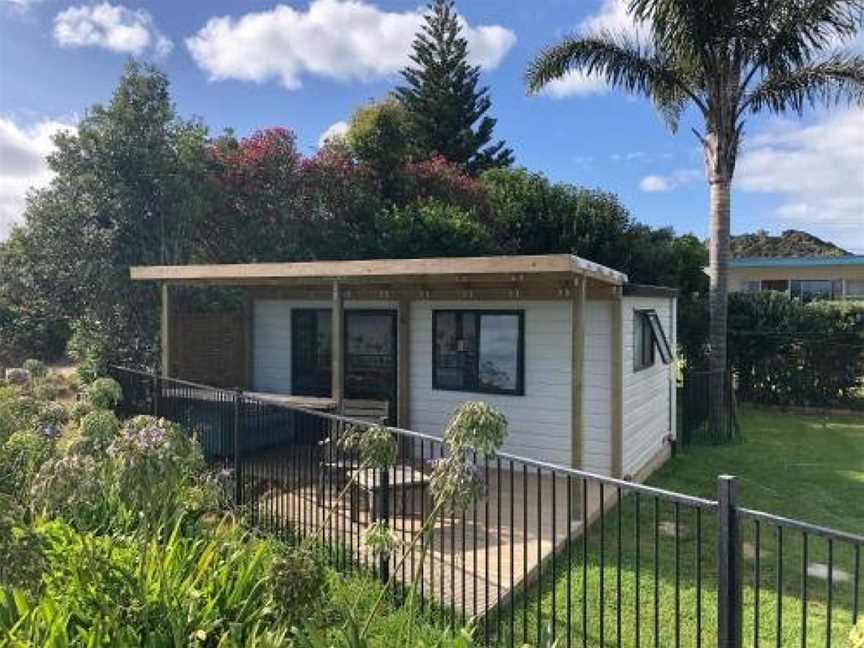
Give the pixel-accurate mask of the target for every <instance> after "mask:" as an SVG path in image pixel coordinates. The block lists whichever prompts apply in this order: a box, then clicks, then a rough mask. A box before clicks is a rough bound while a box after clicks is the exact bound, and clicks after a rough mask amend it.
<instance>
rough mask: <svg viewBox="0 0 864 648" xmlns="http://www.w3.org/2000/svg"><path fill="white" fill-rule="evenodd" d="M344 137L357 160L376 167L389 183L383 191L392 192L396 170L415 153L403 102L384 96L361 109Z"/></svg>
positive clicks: (381, 177)
mask: <svg viewBox="0 0 864 648" xmlns="http://www.w3.org/2000/svg"><path fill="white" fill-rule="evenodd" d="M344 139H345V143H346V144H347V146H348V148H349V149H350V150H351V152H352V153H353V154H354V155H355V156H356V157H357V159H359V160H360V161H361V162H363V163H365V164H367V165H369V166H370V167H371V168H372V169H374V170H375V172H376V173H377V175H378V177H379V178H380V179H381V181H382V182H383V183H385V184H386V185H387V186H385V187H384V193H385V194H388V195H392V194H393V192H394V191H395V190H396V187H395V186H393V183H394V181H395V179H396V173H397V171H398V170H399V169H400V168H401V167H402V165H404V164H405V163H406V162H408V161H409V160H410V159H411V158H412V157H413V156H414V155H416V151H414V150H413V146H414V145H413V136H412V133H411V120H410V117H409V115H408V112H407V111H406V110H405V108H404V107H403V106H402V104H400V103H399V102H398V101H396V100H395V99H385V100H384V101H380V102H377V103H374V104H371V105H368V106H363V107H361V108H358V109H357V111H356V112H355V113H354V115H353V116H352V117H351V121H350V123H349V126H348V132H347V133H345V138H344Z"/></svg>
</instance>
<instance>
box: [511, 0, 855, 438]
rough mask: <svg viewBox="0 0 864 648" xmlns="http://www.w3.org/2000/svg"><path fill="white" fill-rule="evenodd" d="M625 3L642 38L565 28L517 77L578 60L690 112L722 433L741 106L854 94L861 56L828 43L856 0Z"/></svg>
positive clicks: (667, 107)
mask: <svg viewBox="0 0 864 648" xmlns="http://www.w3.org/2000/svg"><path fill="white" fill-rule="evenodd" d="M629 12H630V14H631V16H632V17H633V19H634V22H635V23H636V24H638V25H640V26H641V27H642V28H645V29H647V33H648V34H649V36H648V37H647V38H640V37H639V35H638V34H637V33H623V32H622V33H615V32H611V31H597V32H594V33H588V34H581V35H577V36H571V37H567V38H565V39H564V40H563V41H562V42H560V43H558V44H556V45H554V46H552V47H549V48H548V49H546V50H545V51H543V52H542V53H541V54H540V55H539V56H537V58H536V59H535V60H534V61H533V62H532V63H531V64H530V67H529V69H528V72H527V83H528V88H529V91H530V92H532V93H533V92H538V91H540V90H541V89H542V88H543V86H545V85H546V84H547V83H549V82H550V81H553V80H556V79H560V78H562V77H564V76H565V75H567V74H568V73H570V72H575V71H581V72H584V73H587V74H589V75H597V76H599V77H601V78H603V79H604V80H605V81H606V82H607V83H608V84H610V85H611V86H613V87H617V88H620V89H622V90H624V91H626V92H629V93H631V94H638V95H643V96H645V97H646V98H648V99H650V100H651V101H652V102H654V104H655V105H656V106H657V108H658V110H659V112H660V114H661V115H662V116H663V118H664V119H665V121H666V122H667V124H668V125H669V126H670V128H671V130H672V131H673V132H675V131H676V130H677V126H678V123H679V119H680V117H681V115H682V113H683V111H684V110H685V109H686V108H688V107H695V109H696V112H697V113H698V115H701V117H702V121H703V130H702V131H701V132H700V131H699V130H696V129H694V130H693V132H694V133H695V134H696V137H697V138H698V139H699V142H700V143H701V145H702V150H703V153H704V158H705V169H706V175H707V179H708V184H709V187H710V222H709V230H710V241H709V270H710V271H709V274H710V317H711V326H710V334H709V342H710V369H711V388H710V389H711V396H710V400H711V404H710V412H711V417H710V419H711V421H712V427H713V428H714V429H713V430H712V432H713V433H714V434H716V435H720V437H719V438H722V436H725V435H727V434H729V433H728V432H726V431H724V430H721V429H720V425H721V424H720V421H722V420H723V417H722V412H723V408H722V404H723V402H724V390H725V380H724V376H725V375H726V295H727V284H728V276H727V273H728V266H729V225H730V212H731V203H730V197H731V196H730V194H731V186H732V178H733V175H734V172H735V162H736V159H737V155H738V150H739V146H740V143H741V137H742V134H743V132H744V121H745V116H746V115H748V114H751V113H757V112H760V111H763V110H767V111H769V112H772V113H781V112H784V111H787V110H792V111H795V112H797V113H799V114H800V113H801V112H802V111H803V109H804V108H805V107H806V106H815V105H817V104H828V105H830V104H835V103H837V102H839V101H842V100H847V101H850V102H852V101H857V102H858V103H864V57H862V56H856V55H852V54H850V53H843V52H841V51H838V50H836V49H835V47H836V46H837V45H838V44H840V43H842V42H843V41H844V40H848V39H849V38H851V37H852V36H854V34H855V32H856V30H857V29H858V28H860V27H861V24H862V22H864V21H862V16H864V0H629ZM640 31H641V30H640ZM646 41H647V42H646Z"/></svg>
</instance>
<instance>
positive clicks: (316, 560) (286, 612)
mask: <svg viewBox="0 0 864 648" xmlns="http://www.w3.org/2000/svg"><path fill="white" fill-rule="evenodd" d="M324 576H325V569H324V562H323V560H322V559H321V556H320V555H319V553H318V552H317V551H316V550H315V548H311V547H306V546H300V547H287V546H286V547H283V548H282V549H281V550H279V551H278V552H277V553H276V555H275V557H274V559H273V561H272V562H271V564H270V570H269V582H270V587H271V589H272V593H273V602H274V604H275V606H276V608H277V610H278V611H279V613H280V614H281V615H282V616H283V617H284V618H285V619H286V620H287V621H288V622H289V623H290V624H295V623H299V622H301V621H302V620H303V619H305V618H307V617H308V616H309V615H310V614H311V613H312V612H314V611H315V609H316V607H317V606H318V603H319V602H320V600H321V597H322V596H323V593H324Z"/></svg>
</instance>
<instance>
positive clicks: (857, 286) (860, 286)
mask: <svg viewBox="0 0 864 648" xmlns="http://www.w3.org/2000/svg"><path fill="white" fill-rule="evenodd" d="M846 298H847V299H864V280H861V279H847V280H846Z"/></svg>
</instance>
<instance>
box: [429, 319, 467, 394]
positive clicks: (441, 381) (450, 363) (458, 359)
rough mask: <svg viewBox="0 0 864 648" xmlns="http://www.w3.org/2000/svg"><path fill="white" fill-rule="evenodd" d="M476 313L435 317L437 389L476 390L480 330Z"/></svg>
mask: <svg viewBox="0 0 864 648" xmlns="http://www.w3.org/2000/svg"><path fill="white" fill-rule="evenodd" d="M476 319H477V317H476V315H475V314H474V313H461V312H456V311H441V312H436V313H435V386H436V387H441V388H444V389H474V388H475V387H476V384H477V376H476V375H475V367H476V358H477V326H476Z"/></svg>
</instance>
